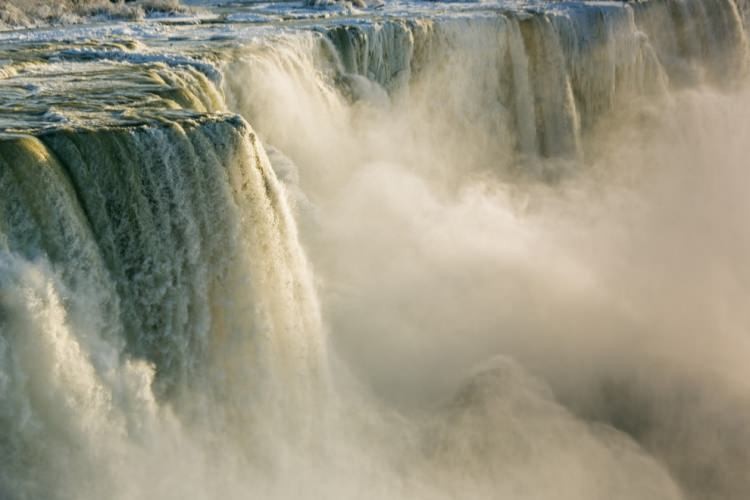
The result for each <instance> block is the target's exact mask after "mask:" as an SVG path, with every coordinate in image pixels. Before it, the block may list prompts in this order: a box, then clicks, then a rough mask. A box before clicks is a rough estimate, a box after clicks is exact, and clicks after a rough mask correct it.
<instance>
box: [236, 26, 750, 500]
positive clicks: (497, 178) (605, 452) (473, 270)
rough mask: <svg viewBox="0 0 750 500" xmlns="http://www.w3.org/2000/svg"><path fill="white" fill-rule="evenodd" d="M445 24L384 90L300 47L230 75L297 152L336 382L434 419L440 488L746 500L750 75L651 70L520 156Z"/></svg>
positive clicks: (275, 143) (293, 184)
mask: <svg viewBox="0 0 750 500" xmlns="http://www.w3.org/2000/svg"><path fill="white" fill-rule="evenodd" d="M456 33H458V34H457V35H455V36H457V37H458V39H459V42H458V43H455V40H454V44H453V47H454V49H453V51H452V52H448V53H447V54H445V53H443V54H442V58H443V59H442V64H441V66H440V67H438V68H437V69H434V68H428V69H423V70H422V71H423V72H422V73H421V74H419V75H417V76H416V77H415V78H413V80H412V84H411V85H410V86H409V87H408V89H407V90H406V91H403V90H402V92H401V93H399V91H398V90H396V91H394V92H391V94H390V98H389V96H388V95H387V94H385V93H384V92H382V91H381V92H380V93H378V92H376V91H374V90H373V89H372V88H368V87H366V86H365V87H364V88H363V87H361V86H360V87H359V88H358V89H357V91H358V92H359V94H358V95H357V98H356V99H355V100H354V102H353V103H352V101H351V100H350V99H351V97H350V95H347V93H337V92H336V91H335V89H332V88H329V87H326V86H325V85H320V84H319V82H320V80H319V78H320V77H319V74H320V73H319V71H320V69H319V67H318V68H313V67H312V66H313V65H314V64H315V63H316V59H315V57H316V55H315V54H316V52H315V51H316V50H320V49H318V48H316V47H315V45H314V39H312V38H311V39H309V40H306V41H304V43H306V44H307V45H306V50H305V49H300V48H299V47H298V46H295V47H294V49H293V50H289V52H288V53H287V52H284V51H283V50H282V51H280V53H281V54H282V55H281V56H279V55H278V53H276V57H278V58H279V59H280V60H281V62H280V61H279V60H278V59H277V60H273V61H269V60H267V59H262V58H261V59H251V61H252V63H248V62H247V61H244V62H243V65H244V67H245V68H254V69H253V70H252V71H251V72H248V71H247V70H244V71H242V70H240V69H239V68H236V67H235V68H233V71H230V72H229V74H235V75H239V76H238V77H237V81H245V79H247V78H253V75H255V74H256V72H257V74H259V75H262V80H257V81H256V80H252V84H251V85H247V86H243V87H240V86H238V85H233V83H232V82H233V80H232V79H231V78H230V81H229V83H228V88H229V95H230V102H232V92H233V91H235V94H234V96H233V98H234V102H233V103H232V104H231V106H234V107H235V109H242V110H243V112H244V113H245V114H246V116H249V117H250V118H249V119H251V121H253V122H254V123H256V126H257V127H258V130H259V132H260V134H261V136H262V137H263V140H264V142H266V143H267V144H268V145H270V146H272V147H274V148H275V147H278V148H279V149H281V150H282V151H284V152H285V154H286V155H288V157H287V156H281V155H276V156H275V155H274V154H271V161H272V163H274V162H276V163H274V165H277V164H278V165H281V166H280V167H279V168H278V169H277V171H281V172H282V173H281V178H282V179H286V182H287V191H288V193H289V196H290V199H291V201H292V204H293V205H295V206H296V207H297V213H298V220H299V222H300V224H301V231H302V242H303V246H305V248H306V249H307V250H308V253H309V255H310V257H311V259H312V262H313V266H314V269H315V272H316V279H317V280H318V284H319V288H320V290H321V302H322V304H323V307H324V316H325V317H326V318H327V321H328V324H329V328H330V335H331V345H332V348H333V350H334V351H335V352H336V353H337V354H338V356H339V357H340V359H341V362H342V364H343V365H344V366H345V367H346V368H344V369H341V368H340V370H341V371H340V372H335V373H336V374H335V375H334V379H339V380H340V379H347V377H348V375H349V373H350V372H351V374H352V375H353V377H354V379H355V380H356V382H354V383H352V384H351V385H350V384H348V383H347V384H344V386H345V387H347V389H345V392H346V390H348V391H351V392H354V393H358V394H359V393H362V392H364V393H366V394H367V395H368V396H367V398H371V400H372V401H371V402H370V403H369V404H375V405H376V406H377V407H381V408H387V409H388V410H381V411H386V412H391V411H396V412H398V413H399V414H401V415H402V416H403V418H405V419H406V421H408V423H409V424H408V425H409V426H413V427H414V428H416V429H417V430H418V431H417V433H418V434H419V435H420V436H423V433H424V432H427V435H428V437H423V438H422V439H426V440H427V441H426V443H427V444H422V446H425V447H426V448H427V449H428V450H430V452H429V453H427V456H428V457H429V458H428V460H429V461H430V462H431V463H432V464H433V466H434V463H435V462H434V460H437V461H438V464H439V465H437V470H434V469H433V470H430V471H429V472H428V473H427V474H429V479H427V477H425V478H424V480H426V481H427V482H430V481H432V480H437V479H436V478H438V477H440V478H442V480H443V481H444V482H440V483H439V484H440V487H439V489H440V490H441V491H442V492H443V493H445V492H452V494H454V495H460V496H469V497H473V498H485V497H486V498H502V497H504V496H510V497H514V498H545V497H548V496H549V495H554V496H556V497H557V498H598V497H601V496H605V495H606V496H607V497H612V498H620V497H622V498H715V499H730V498H741V497H742V496H743V495H744V493H745V492H747V491H750V484H749V483H748V479H747V477H746V474H745V471H746V470H747V468H748V466H749V465H750V453H749V452H748V451H746V450H748V449H750V433H748V431H747V430H746V429H745V428H744V427H745V425H744V424H743V422H746V421H747V418H748V417H750V413H748V412H750V400H749V399H748V392H747V390H748V387H747V383H746V380H747V377H746V376H747V369H746V363H745V360H746V358H747V353H748V347H749V345H748V338H747V328H748V324H749V323H748V320H750V316H749V315H748V312H747V311H746V307H745V306H744V302H745V301H746V299H747V297H748V293H749V292H750V289H749V288H748V286H749V285H750V281H748V278H749V277H750V276H749V275H748V267H747V265H746V264H745V260H746V256H747V255H748V250H750V248H748V244H749V243H750V239H748V237H749V236H750V235H749V234H748V230H747V227H748V226H747V224H746V221H745V220H744V219H745V214H746V213H747V210H748V209H750V206H748V204H749V203H750V202H749V201H748V199H747V196H745V194H744V187H745V186H746V185H747V184H746V183H747V176H748V173H747V171H746V168H745V167H746V161H745V138H746V137H747V134H748V132H749V130H748V123H750V121H748V119H750V114H748V113H749V112H750V93H748V91H747V90H746V89H745V86H744V83H740V84H738V85H736V86H732V87H731V88H724V89H722V90H720V89H717V88H716V87H715V86H710V85H699V86H698V87H697V88H695V87H691V88H682V89H681V88H680V86H679V85H675V82H673V83H672V85H671V87H672V88H671V89H668V88H667V86H669V84H666V83H664V78H666V77H664V75H663V74H660V73H658V72H655V74H654V76H653V78H652V80H651V81H650V82H648V81H647V82H646V87H647V88H648V89H651V92H650V93H649V92H646V93H644V92H641V93H640V95H639V96H638V97H637V98H626V97H623V96H622V95H619V96H617V99H616V103H615V104H613V105H612V109H610V110H608V111H607V112H606V113H604V114H602V115H600V116H598V117H597V118H596V119H595V120H594V122H593V123H592V124H590V125H589V126H588V128H587V129H586V130H585V131H584V132H583V133H581V135H580V136H579V137H580V146H579V147H580V150H579V151H578V154H575V153H574V154H573V156H568V157H567V158H562V159H561V158H560V157H559V155H557V156H555V157H546V155H539V153H537V154H536V155H533V154H529V155H521V156H519V155H518V154H517V149H518V144H519V138H518V135H517V133H515V132H514V131H513V130H512V126H510V125H508V124H507V122H505V123H504V122H503V121H502V120H503V117H502V116H498V115H492V113H490V112H488V109H489V110H493V109H497V108H496V104H495V103H491V102H489V103H488V101H483V99H484V98H485V97H484V96H490V97H488V98H489V99H492V96H494V95H496V94H495V93H494V91H493V90H490V92H489V93H488V90H487V88H488V87H490V89H492V88H494V86H497V85H498V82H497V81H493V80H491V78H492V75H494V74H495V73H493V71H492V68H490V69H489V70H487V68H483V70H482V71H481V72H480V71H479V69H478V68H479V65H486V64H487V60H488V54H487V52H489V51H491V50H492V49H486V51H483V49H482V47H486V46H484V45H482V43H481V40H482V33H481V31H480V30H477V29H475V30H474V31H469V30H466V31H457V32H456ZM472 36H474V37H475V38H476V43H474V44H472V43H471V37H472ZM287 43H289V42H287ZM294 43H300V42H299V40H297V39H295V40H294ZM279 45H281V46H282V47H283V42H282V43H279V44H277V47H278V46H279ZM455 47H458V48H455ZM300 54H303V55H302V56H300ZM306 55H307V56H306ZM490 55H491V54H490ZM250 57H253V56H250ZM490 60H491V57H490ZM318 61H319V59H318ZM459 61H460V62H459ZM317 64H320V63H319V62H317ZM290 67H291V68H293V71H291V72H289V68H290ZM255 68H262V69H255ZM278 68H284V70H285V71H284V72H279V71H278ZM324 68H325V66H324ZM456 68H460V71H459V70H457V69H456ZM446 69H447V70H446ZM602 71H604V70H602ZM476 75H488V76H487V78H490V80H487V81H485V82H484V83H483V82H482V81H481V80H478V79H477V78H476ZM355 83H356V82H355ZM316 84H317V86H316ZM347 88H350V89H351V88H356V85H352V84H350V86H349V87H347ZM237 89H239V90H237ZM244 89H253V90H252V91H245V90H244ZM375 90H377V88H375ZM247 92H250V93H249V94H248V93H247ZM620 99H622V100H621V101H620ZM436 103H439V104H437V105H436ZM474 106H476V108H474ZM446 127H448V128H449V129H450V130H446ZM514 134H515V135H514ZM547 140H548V141H549V140H550V139H549V138H548V139H547ZM567 140H568V139H565V138H563V139H561V140H560V141H558V142H557V143H558V144H564V143H565V141H567ZM295 167H296V168H295ZM290 172H292V174H290ZM373 401H374V402H375V403H373ZM436 422H437V423H436ZM386 425H404V424H403V423H389V424H386ZM434 426H437V427H438V428H440V430H439V431H435V430H434ZM387 432H388V433H389V434H390V433H395V434H396V435H398V433H399V431H398V430H389V431H387ZM354 439H355V442H356V443H358V446H359V447H361V448H363V449H371V448H370V447H371V446H372V444H371V443H369V442H368V441H367V440H366V439H364V440H363V439H362V437H361V436H359V435H358V436H357V437H356V438H354ZM433 447H434V449H433ZM435 450H438V451H435ZM433 453H434V454H433ZM420 456H421V455H420ZM446 457H448V458H446ZM423 459H424V457H423V456H421V458H420V459H415V462H417V463H418V462H419V461H420V460H423ZM443 460H447V462H446V461H443ZM404 467H405V468H406V470H409V471H411V470H419V471H420V472H419V473H423V474H425V472H424V471H423V470H422V469H420V468H418V467H417V466H416V465H415V464H413V463H407V464H404ZM412 474H418V473H417V472H410V473H408V475H409V476H412ZM417 477H418V476H417ZM542 478H543V479H542ZM598 488H601V489H598ZM469 492H470V493H469ZM384 494H385V496H398V493H396V492H393V491H388V492H387V493H384ZM448 495H449V496H450V495H451V493H448ZM408 496H409V497H413V496H411V495H408ZM435 496H436V494H435V492H431V493H429V494H427V497H429V498H433V497H435Z"/></svg>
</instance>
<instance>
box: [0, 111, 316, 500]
mask: <svg viewBox="0 0 750 500" xmlns="http://www.w3.org/2000/svg"><path fill="white" fill-rule="evenodd" d="M0 147H1V148H2V155H1V158H2V160H0V161H1V162H2V169H0V171H1V172H2V177H1V180H0V191H1V192H2V193H3V196H2V197H1V198H2V202H0V203H2V205H0V213H2V220H3V226H2V227H3V230H2V257H1V258H0V262H2V264H0V266H1V269H2V272H1V273H0V275H2V279H1V281H0V312H1V314H0V325H2V328H1V329H0V331H1V332H2V336H0V355H2V363H1V364H0V366H2V370H0V381H2V383H1V384H0V400H2V401H3V405H2V407H3V410H2V412H1V413H0V428H2V434H1V435H0V442H1V443H3V445H4V450H5V449H7V450H8V451H9V453H3V459H2V462H0V463H2V469H3V474H7V477H6V476H3V477H4V480H3V481H2V484H3V488H8V493H7V494H8V495H11V498H14V497H15V495H19V494H20V495H21V496H20V497H19V498H25V496H24V495H30V496H31V497H37V498H40V497H41V498H53V497H55V495H54V494H53V491H55V490H56V489H57V488H62V487H63V486H62V485H60V484H57V483H56V482H55V479H54V478H55V475H56V474H58V475H59V474H62V471H63V470H68V467H69V463H68V460H70V464H73V467H80V471H78V472H79V473H83V472H85V471H86V470H87V468H90V467H94V470H98V469H97V468H96V467H97V461H98V460H99V459H100V458H97V457H100V454H102V453H105V454H107V453H108V450H106V449H104V448H101V447H100V446H99V444H98V441H99V440H102V441H105V442H106V443H107V444H110V443H111V442H112V441H113V440H114V439H115V438H117V439H120V440H124V439H126V437H127V436H129V435H130V433H131V432H133V431H136V432H137V430H138V428H140V427H143V426H147V425H148V424H147V420H148V419H149V418H151V419H156V415H154V414H156V413H158V412H157V410H158V406H159V405H161V404H163V403H162V402H163V401H170V400H171V401H172V402H173V403H172V404H174V405H176V406H178V407H184V408H185V410H181V411H182V412H183V414H184V415H189V414H191V413H196V412H205V411H206V408H201V407H200V405H201V404H210V405H215V406H217V407H218V406H219V405H221V407H223V410H222V414H223V417H222V418H223V419H225V420H226V424H225V425H232V426H239V427H238V428H242V427H243V426H245V425H248V422H250V421H253V420H256V419H259V418H261V415H262V418H269V417H270V418H271V419H272V421H273V420H275V421H276V423H280V422H281V421H284V422H286V424H287V425H286V426H285V428H286V429H287V432H292V428H293V427H292V425H293V424H292V423H294V425H299V424H300V423H304V418H303V417H300V416H299V415H297V416H295V412H303V413H304V414H305V415H307V416H310V415H311V412H312V410H311V408H313V407H314V406H315V404H316V403H319V402H320V400H321V398H322V397H323V395H324V391H325V385H326V373H325V366H326V362H325V357H326V354H325V339H324V338H323V336H322V326H321V322H320V316H319V309H318V305H317V301H316V300H317V299H316V296H315V291H314V289H313V285H312V282H311V278H310V274H309V271H308V269H307V264H306V260H305V257H304V255H303V254H302V251H301V250H300V247H299V244H298V242H297V236H296V229H295V226H294V222H293V220H292V219H291V216H290V214H289V211H288V208H287V206H286V201H285V198H284V194H283V192H282V188H281V187H280V186H279V184H278V181H277V180H276V179H275V176H274V175H273V173H272V171H271V170H270V166H269V163H268V159H267V158H266V155H265V152H264V151H263V148H262V146H261V145H260V143H259V142H258V140H257V137H256V136H255V133H254V132H253V131H252V130H251V129H250V127H249V125H248V124H247V123H246V122H244V121H243V120H241V119H240V118H237V117H232V116H227V117H219V118H216V119H206V120H203V121H200V122H185V123H178V122H172V123H166V124H164V125H148V126H141V127H134V128H111V129H99V130H91V131H86V130H61V131H58V132H53V133H47V134H42V135H40V136H39V137H33V136H20V135H19V136H15V137H8V138H6V139H5V140H4V141H3V142H2V146H0ZM198 400H200V401H201V402H197V401H198ZM196 404H197V405H198V406H197V407H196V408H192V405H196ZM191 408H192V409H191ZM185 411H187V413H184V412H185ZM209 413H210V412H209ZM274 414H275V415H276V416H275V417H274V416H273V415H274ZM212 418H214V417H212ZM279 425H280V424H279ZM132 427H134V428H132ZM300 432H302V431H300ZM100 433H101V436H100V435H99V434H100ZM248 434H249V433H248ZM245 439H250V438H249V437H246V438H245ZM66 443H75V447H76V452H75V454H74V455H72V456H70V457H66V453H70V451H67V452H66V451H65V450H68V447H67V446H68V445H67V444H66ZM6 446H7V448H6ZM109 451H110V452H111V451H112V450H109ZM31 457H37V458H31ZM29 460H33V461H34V463H35V467H38V468H39V469H37V468H31V469H28V470H27V469H26V468H25V466H24V464H26V463H27V462H28V461H29ZM44 467H47V469H44ZM55 471H58V472H55ZM101 473H102V474H106V471H101ZM65 476H67V474H65ZM47 478H49V481H50V484H45V482H44V480H45V479H47ZM67 479H69V478H67ZM27 482H31V489H28V488H26V487H25V485H24V484H25V483H27ZM65 484H68V482H67V481H66V482H65ZM98 487H103V486H101V485H97V488H98ZM96 491H97V490H96V489H94V490H93V491H92V492H91V494H92V495H95V496H96ZM79 494H80V492H79ZM61 495H62V496H61V497H65V496H66V495H65V494H61Z"/></svg>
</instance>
